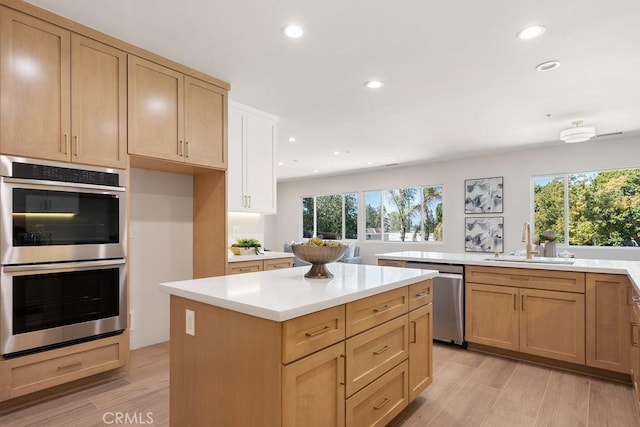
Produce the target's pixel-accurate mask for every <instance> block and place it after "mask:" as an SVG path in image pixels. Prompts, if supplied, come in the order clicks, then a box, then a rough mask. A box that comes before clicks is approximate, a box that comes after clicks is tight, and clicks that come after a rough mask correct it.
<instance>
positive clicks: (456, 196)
mask: <svg viewBox="0 0 640 427" xmlns="http://www.w3.org/2000/svg"><path fill="white" fill-rule="evenodd" d="M629 167H640V137H639V136H637V135H636V136H627V137H618V138H615V137H607V138H602V139H595V140H592V141H589V142H585V143H581V144H562V143H560V142H559V143H558V144H557V145H553V146H550V147H544V148H537V149H530V150H523V151H516V152H509V153H502V154H491V155H486V156H482V157H474V158H468V159H463V160H455V161H446V162H439V163H430V164H423V165H416V166H410V167H397V168H389V169H385V170H377V171H371V172H364V173H356V174H350V175H341V176H333V177H325V178H317V179H307V180H297V181H289V182H281V183H279V184H278V213H277V215H275V216H270V217H266V218H265V239H266V244H268V245H270V246H281V245H282V243H283V242H286V241H291V240H296V241H297V240H300V237H301V236H300V232H299V230H300V228H301V225H300V221H301V217H300V197H301V196H305V195H321V194H330V193H341V192H352V191H357V192H361V191H366V190H380V189H389V188H398V187H407V186H420V185H434V184H443V185H444V189H443V191H444V206H443V215H444V218H443V222H444V241H443V242H440V243H409V242H407V243H389V242H386V243H384V242H367V241H364V240H360V242H359V244H360V246H361V255H362V256H363V257H364V262H365V263H371V264H374V263H375V262H376V259H375V257H374V256H373V254H376V253H384V252H396V251H401V250H421V251H437V252H464V218H465V214H464V180H465V179H473V178H484V177H493V176H503V177H504V213H503V214H501V215H502V216H504V227H505V229H504V243H505V247H504V249H505V253H509V252H511V251H514V250H519V249H523V248H524V245H523V244H522V242H521V230H522V224H523V223H524V222H525V221H530V222H533V221H532V218H531V202H532V196H531V191H532V188H531V176H532V175H542V174H554V173H563V172H579V171H590V170H602V169H615V168H629ZM360 202H361V209H360V212H361V213H360V214H361V215H362V212H363V206H362V198H360ZM359 235H360V236H362V235H363V233H362V230H360V231H359ZM558 250H559V251H562V250H564V248H563V247H562V246H560V245H559V246H558ZM569 250H570V251H571V252H574V253H575V254H576V256H578V257H583V258H599V259H634V260H640V250H639V249H637V248H636V249H632V248H570V249H569Z"/></svg>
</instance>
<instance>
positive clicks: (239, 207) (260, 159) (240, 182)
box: [228, 102, 277, 214]
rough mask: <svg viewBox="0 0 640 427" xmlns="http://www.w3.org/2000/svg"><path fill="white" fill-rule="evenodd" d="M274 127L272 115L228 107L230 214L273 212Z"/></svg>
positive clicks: (241, 107) (274, 193) (274, 171)
mask: <svg viewBox="0 0 640 427" xmlns="http://www.w3.org/2000/svg"><path fill="white" fill-rule="evenodd" d="M276 125H277V118H276V117H275V116H272V115H270V114H267V113H263V112H261V111H258V110H255V109H253V108H250V107H247V106H244V105H242V104H238V103H236V102H233V103H231V104H230V105H229V191H228V200H229V202H228V205H229V210H230V211H235V212H259V213H270V214H273V213H276V169H275V155H276V154H275V144H276Z"/></svg>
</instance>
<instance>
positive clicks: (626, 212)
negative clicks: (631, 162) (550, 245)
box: [533, 169, 640, 247]
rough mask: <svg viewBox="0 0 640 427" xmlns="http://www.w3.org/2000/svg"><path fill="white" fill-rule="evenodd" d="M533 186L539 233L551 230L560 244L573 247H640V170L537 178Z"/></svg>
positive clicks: (536, 222)
mask: <svg viewBox="0 0 640 427" xmlns="http://www.w3.org/2000/svg"><path fill="white" fill-rule="evenodd" d="M533 183H534V219H535V227H534V228H535V230H536V231H535V232H536V235H538V236H540V235H541V234H542V232H543V231H545V230H547V229H550V230H553V231H556V233H557V234H558V239H557V240H556V241H557V242H569V245H572V246H617V247H620V246H634V247H637V246H638V244H639V243H640V240H639V239H640V237H639V235H640V169H621V170H610V171H598V172H581V173H572V174H565V175H556V176H547V177H534V178H533ZM560 206H563V209H560ZM543 241H544V239H543Z"/></svg>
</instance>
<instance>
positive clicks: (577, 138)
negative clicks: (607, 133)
mask: <svg viewBox="0 0 640 427" xmlns="http://www.w3.org/2000/svg"><path fill="white" fill-rule="evenodd" d="M571 124H572V125H573V127H570V128H568V129H565V130H563V131H562V132H560V139H561V140H562V141H564V142H566V143H569V144H573V143H575V142H584V141H588V140H589V139H591V138H593V137H594V136H596V128H595V126H582V120H576V121H575V122H571Z"/></svg>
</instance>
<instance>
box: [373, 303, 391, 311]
mask: <svg viewBox="0 0 640 427" xmlns="http://www.w3.org/2000/svg"><path fill="white" fill-rule="evenodd" d="M390 308H391V307H390V306H389V305H387V304H385V305H383V306H382V307H379V308H374V309H373V312H374V313H380V312H382V311H386V310H389V309H390Z"/></svg>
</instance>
